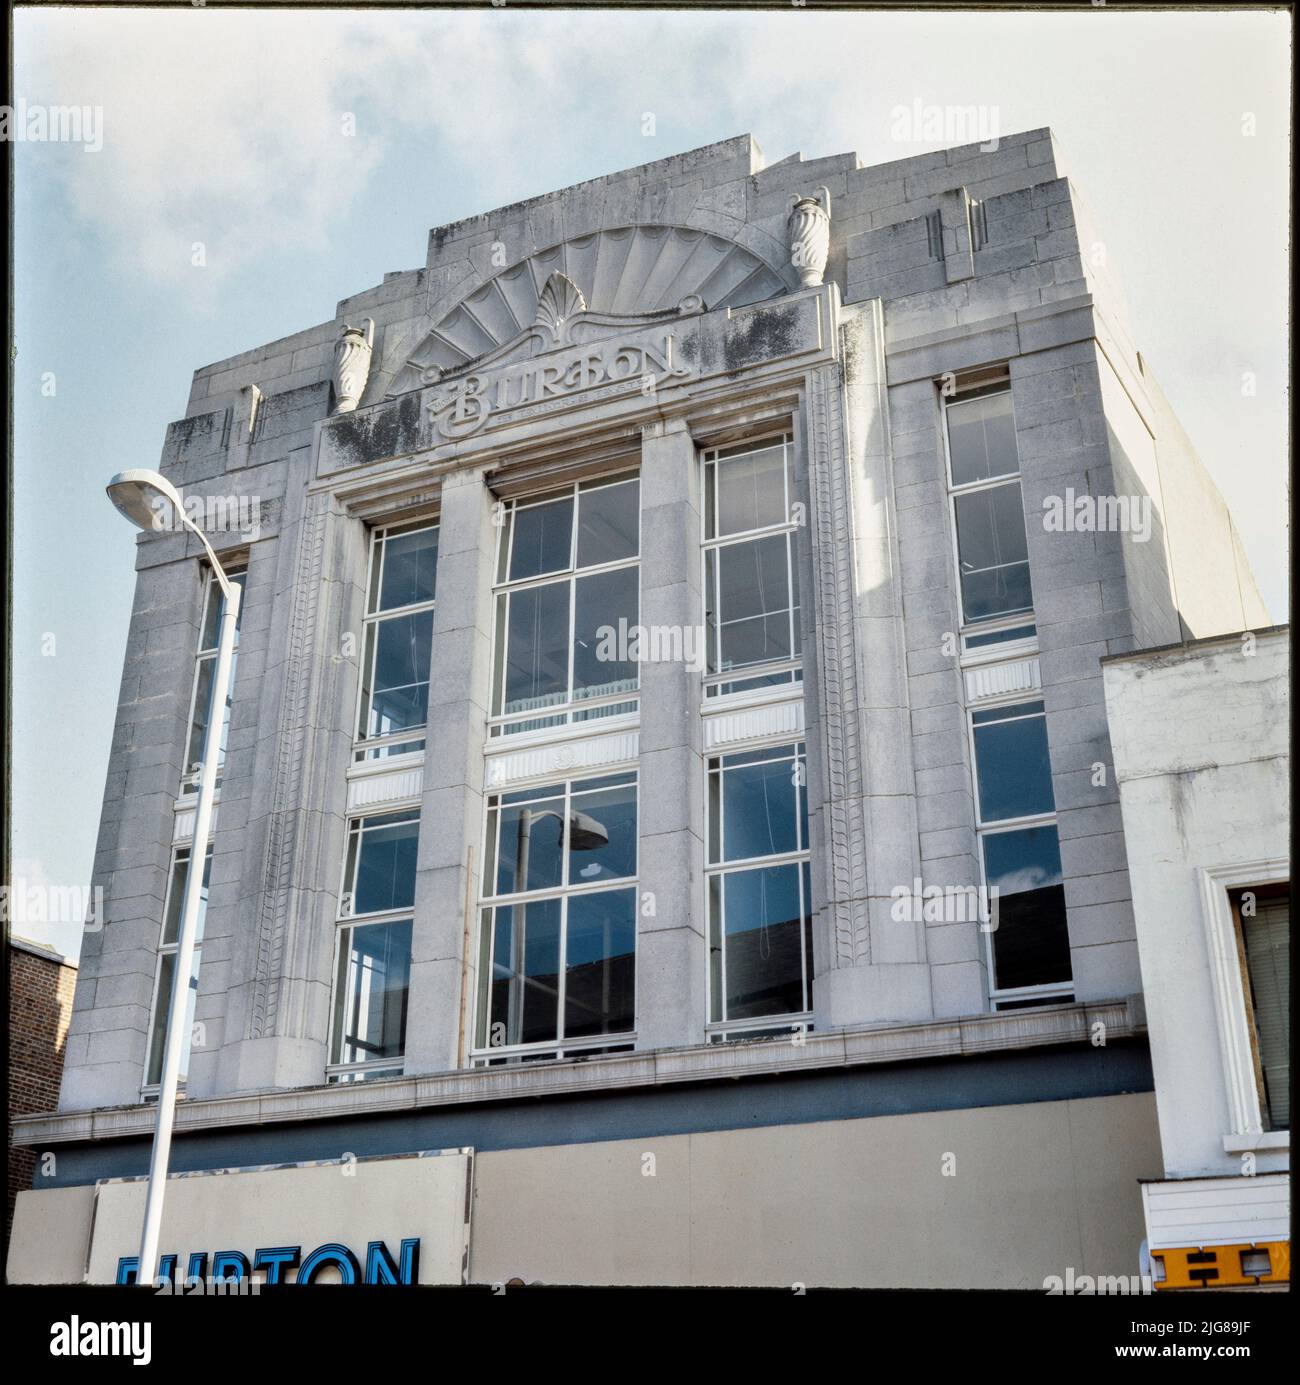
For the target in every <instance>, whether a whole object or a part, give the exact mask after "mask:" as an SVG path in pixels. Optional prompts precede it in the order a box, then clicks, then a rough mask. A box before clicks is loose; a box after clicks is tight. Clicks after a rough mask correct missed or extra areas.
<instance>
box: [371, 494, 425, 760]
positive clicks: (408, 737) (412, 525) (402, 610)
mask: <svg viewBox="0 0 1300 1385" xmlns="http://www.w3.org/2000/svg"><path fill="white" fill-rule="evenodd" d="M429 529H437V530H438V531H439V534H438V556H439V558H441V556H442V533H441V529H442V523H441V516H440V515H432V516H427V517H424V518H419V519H407V520H403V521H402V522H401V523H400V524H382V525H377V526H376V527H374V528H373V529H371V530H370V533H369V535H368V540H369V549H368V552H367V554H366V585H365V596H364V610H363V615H362V618H361V648H360V650H359V651H358V665H357V666H358V673H359V676H358V678H357V700H356V709H355V712H354V714H353V717H352V762H353V764H354V765H362V764H374V765H383V766H384V768H389V767H392V766H399V765H404V764H410V763H412V762H419V761H422V760H423V758H424V750H425V745H426V744H427V740H428V729H427V722H426V726H425V729H424V730H421V731H419V732H417V731H415V730H413V729H408V730H405V731H390V732H388V734H387V735H383V736H368V735H366V734H365V728H364V726H363V724H362V720H361V716H362V712H363V711H365V712H366V722H367V724H368V723H369V719H370V718H369V709H368V708H367V707H366V685H367V684H369V685H370V688H371V692H372V694H373V691H374V685H375V661H376V659H377V658H378V657H379V632H378V631H377V630H376V631H375V634H374V639H373V647H372V641H371V627H372V626H377V625H379V624H381V623H382V622H383V621H386V620H392V619H393V618H394V617H398V616H414V615H421V614H423V613H424V612H425V611H432V610H435V609H436V608H437V604H438V598H437V580H438V579H437V572H436V571H435V573H434V597H433V599H432V600H431V601H413V602H412V603H411V604H410V605H408V606H394V607H391V608H390V609H389V610H385V611H372V610H371V609H370V602H371V594H372V593H373V592H378V591H379V589H380V587H381V585H382V582H383V572H382V568H381V571H380V572H379V573H376V572H375V563H376V555H377V554H381V553H382V554H387V552H388V545H387V539H388V537H389V535H392V536H393V537H394V538H401V537H402V536H403V535H405V534H418V533H423V532H424V531H426V530H429ZM376 578H378V581H376ZM367 656H368V658H369V665H370V666H369V668H368V669H367V668H366V667H365V664H366V661H367ZM407 741H419V743H420V745H419V748H418V749H416V750H411V751H407V752H405V753H404V754H401V755H384V754H383V751H384V750H385V749H386V748H387V747H389V746H395V745H403V744H404V743H406V742H407Z"/></svg>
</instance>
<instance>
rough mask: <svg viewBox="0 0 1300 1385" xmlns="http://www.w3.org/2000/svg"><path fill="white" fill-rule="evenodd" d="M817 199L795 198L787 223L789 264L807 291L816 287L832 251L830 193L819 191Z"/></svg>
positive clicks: (827, 190)
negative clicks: (827, 257)
mask: <svg viewBox="0 0 1300 1385" xmlns="http://www.w3.org/2000/svg"><path fill="white" fill-rule="evenodd" d="M817 192H818V194H819V195H818V196H817V197H796V198H794V199H793V201H794V206H793V207H792V208H791V210H790V218H789V221H788V223H787V225H788V227H789V232H790V265H791V267H792V268H793V269H794V271H795V273H796V274H797V275H798V276H799V283H800V284H801V285H802V286H803V287H804V288H806V289H810V288H815V287H816V286H817V285H818V284H820V283H821V281H822V275H823V274H825V272H826V256H827V255H828V254H829V253H830V248H831V194H830V190H829V189H828V188H824V187H821V188H818V189H817Z"/></svg>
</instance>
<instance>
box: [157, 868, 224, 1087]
mask: <svg viewBox="0 0 1300 1385" xmlns="http://www.w3.org/2000/svg"><path fill="white" fill-rule="evenodd" d="M189 874H190V850H189V848H188V847H182V848H181V849H180V850H179V851H177V852H176V854H175V856H174V857H173V858H172V868H171V879H170V880H169V881H168V884H167V902H166V904H165V906H164V909H163V926H162V939H161V941H160V943H159V945H158V962H157V968H156V971H155V974H154V1001H153V1018H152V1019H151V1020H150V1023H149V1056H148V1058H147V1059H146V1060H145V1085H146V1086H156V1085H157V1084H158V1083H159V1082H160V1081H162V1061H163V1046H164V1043H165V1041H166V1037H167V1017H168V1012H169V1009H170V1006H171V1001H172V985H173V983H174V980H175V976H176V950H177V947H178V945H179V941H180V923H181V911H182V909H183V908H184V905H185V889H186V885H187V883H188V881H189ZM211 876H212V848H211V847H209V848H208V851H207V855H206V856H205V857H204V861H203V880H202V883H201V884H200V886H199V913H198V919H197V920H196V922H195V932H194V957H193V961H192V963H191V965H190V978H189V986H190V994H189V999H188V1001H187V1003H186V1017H185V1034H184V1037H183V1038H182V1040H181V1068H180V1080H181V1081H182V1082H184V1081H185V1077H186V1074H187V1072H188V1070H189V1061H190V1047H191V1045H192V1043H193V1038H194V1005H195V1002H196V1000H197V999H198V993H199V960H200V955H201V949H200V944H201V943H202V942H203V928H204V924H205V922H206V920H207V913H208V886H209V883H210V880H211Z"/></svg>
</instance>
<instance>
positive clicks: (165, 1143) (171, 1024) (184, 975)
mask: <svg viewBox="0 0 1300 1385" xmlns="http://www.w3.org/2000/svg"><path fill="white" fill-rule="evenodd" d="M107 490H108V498H109V499H110V500H111V501H112V502H113V504H114V505H115V506H116V507H117V508H118V509H119V510H120V511H121V512H122V514H124V515H125V516H126V517H127V519H129V520H130V521H131V522H132V523H133V524H135V525H137V526H138V527H139V528H141V529H144V530H154V529H159V528H161V527H163V523H164V520H163V508H162V506H161V505H160V502H165V504H166V506H168V507H170V509H171V511H172V514H173V515H174V516H175V517H176V521H177V522H179V523H180V524H182V525H183V526H184V527H185V528H187V529H189V530H190V531H191V532H192V533H195V534H197V535H198V537H199V541H200V543H202V545H203V547H204V550H205V551H206V553H207V555H208V561H209V562H210V563H211V564H212V572H213V575H214V576H215V577H216V579H217V581H218V583H219V584H220V586H221V594H222V596H223V597H224V598H225V599H224V601H223V603H222V614H221V632H220V637H219V639H218V641H217V667H216V672H215V674H214V676H213V679H212V703H211V711H210V713H209V716H208V724H207V728H206V730H205V731H204V735H203V760H202V764H201V767H200V770H199V782H198V790H199V796H198V804H197V806H196V807H195V810H194V836H193V843H194V845H193V847H192V849H191V851H190V868H189V871H188V873H187V874H186V878H185V898H184V901H183V902H182V905H181V919H180V929H179V935H178V938H177V945H176V962H175V970H174V971H173V972H172V993H171V1000H170V1003H169V1004H168V1007H167V1031H166V1037H165V1039H164V1041H163V1061H162V1077H161V1080H160V1083H159V1087H158V1122H157V1125H156V1126H155V1127H154V1137H153V1151H152V1153H151V1154H150V1158H149V1183H148V1189H147V1192H146V1195H145V1208H144V1226H143V1229H142V1230H141V1233H140V1263H139V1266H138V1268H137V1270H136V1283H137V1284H152V1283H153V1281H154V1279H155V1277H156V1274H157V1269H158V1237H159V1233H160V1231H161V1230H162V1213H163V1195H164V1193H165V1192H166V1188H167V1166H168V1163H169V1160H170V1157H171V1146H172V1125H173V1123H174V1121H175V1116H176V1091H177V1088H178V1086H179V1085H180V1068H181V1053H182V1050H183V1048H184V1034H183V1032H182V1031H183V1028H184V1025H185V1021H186V1014H185V1012H186V1007H187V1000H188V993H189V976H190V969H191V967H192V966H193V963H194V935H195V933H196V932H197V931H198V919H199V899H200V895H201V893H202V890H203V875H204V867H205V865H206V861H207V842H208V833H209V830H210V828H211V823H212V800H213V798H214V797H215V795H216V787H217V757H218V755H219V753H220V749H221V730H222V722H223V720H224V717H225V706H226V697H227V694H228V692H229V690H230V665H231V661H232V659H233V656H234V650H235V626H236V624H237V623H238V620H239V596H240V592H239V588H238V586H236V585H235V583H233V582H232V581H231V580H230V578H229V577H228V576H227V575H226V572H225V569H224V568H223V567H222V566H221V564H220V562H218V561H217V555H216V554H215V553H214V552H213V551H212V545H211V544H210V543H209V542H208V540H207V538H206V536H205V535H204V533H203V531H202V530H201V529H200V528H199V527H198V525H197V524H195V523H194V522H193V521H192V520H191V519H190V518H189V517H188V516H187V515H186V514H185V508H184V504H183V502H182V500H181V497H180V494H179V493H178V492H177V490H176V488H175V487H174V486H173V485H172V484H171V482H170V481H168V480H167V479H166V478H165V477H163V476H160V475H159V474H158V473H157V472H156V471H147V470H140V469H137V470H133V471H123V472H119V473H118V475H116V476H114V477H113V479H112V480H111V481H110V482H109V483H108V487H107Z"/></svg>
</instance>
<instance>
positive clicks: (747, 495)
mask: <svg viewBox="0 0 1300 1385" xmlns="http://www.w3.org/2000/svg"><path fill="white" fill-rule="evenodd" d="M793 482H794V478H793V449H792V448H791V446H790V442H789V439H788V438H783V439H781V440H779V441H777V442H774V443H773V442H769V443H765V444H757V445H754V446H752V447H748V448H731V449H728V450H726V451H722V452H708V453H706V454H705V459H704V493H705V544H704V588H705V590H704V606H705V614H704V619H705V633H706V639H707V643H708V671H709V673H713V674H716V673H720V672H726V671H729V670H731V669H738V668H748V667H752V666H757V665H761V664H769V663H789V662H790V661H792V660H794V659H796V658H797V657H798V655H799V642H800V638H801V635H800V626H799V596H798V584H797V582H796V581H795V576H794V532H795V528H796V525H795V508H794V499H793V497H794V483H793ZM773 526H783V529H782V532H777V533H762V534H761V536H756V537H753V538H745V537H743V536H744V535H746V534H756V533H757V532H758V531H762V530H769V529H771V528H772V527H773Z"/></svg>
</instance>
